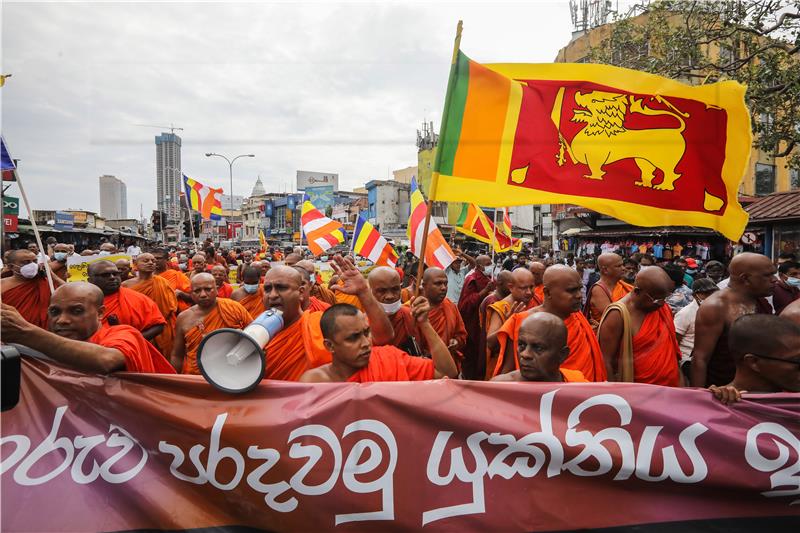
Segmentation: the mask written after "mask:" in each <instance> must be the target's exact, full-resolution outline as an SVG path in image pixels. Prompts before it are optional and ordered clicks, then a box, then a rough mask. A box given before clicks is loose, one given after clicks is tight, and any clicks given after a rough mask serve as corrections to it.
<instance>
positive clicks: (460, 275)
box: [445, 249, 475, 305]
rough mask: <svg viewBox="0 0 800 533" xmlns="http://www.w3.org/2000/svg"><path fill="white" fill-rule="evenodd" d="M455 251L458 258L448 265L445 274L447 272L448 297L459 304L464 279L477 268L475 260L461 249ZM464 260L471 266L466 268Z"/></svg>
mask: <svg viewBox="0 0 800 533" xmlns="http://www.w3.org/2000/svg"><path fill="white" fill-rule="evenodd" d="M454 252H455V254H456V258H455V259H454V260H453V262H452V263H450V266H449V267H447V269H446V270H445V274H447V299H448V300H450V301H451V302H453V303H454V304H456V305H458V300H459V299H460V298H461V289H462V288H464V279H465V278H466V277H467V274H468V273H469V272H470V271H472V269H473V268H475V260H474V259H473V258H471V257H470V256H468V255H467V254H465V253H464V252H462V251H461V250H458V249H456V250H454ZM464 261H466V262H467V263H468V264H469V268H464Z"/></svg>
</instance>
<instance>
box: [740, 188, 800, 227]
mask: <svg viewBox="0 0 800 533" xmlns="http://www.w3.org/2000/svg"><path fill="white" fill-rule="evenodd" d="M745 210H746V211H747V212H748V214H749V215H750V223H751V224H753V223H756V224H757V223H760V222H772V221H779V220H796V221H798V222H800V190H794V191H787V192H778V193H774V194H770V195H768V196H764V197H762V198H759V199H758V200H756V201H755V202H753V203H752V204H750V205H748V206H747V207H746V208H745Z"/></svg>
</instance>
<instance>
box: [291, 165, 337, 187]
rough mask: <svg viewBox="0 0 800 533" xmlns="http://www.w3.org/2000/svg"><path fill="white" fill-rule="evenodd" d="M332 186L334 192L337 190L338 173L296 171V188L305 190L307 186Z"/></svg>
mask: <svg viewBox="0 0 800 533" xmlns="http://www.w3.org/2000/svg"><path fill="white" fill-rule="evenodd" d="M324 186H328V187H333V191H334V192H338V191H339V174H334V173H333V172H310V171H308V170H298V171H297V190H298V191H305V190H306V189H307V188H309V187H324Z"/></svg>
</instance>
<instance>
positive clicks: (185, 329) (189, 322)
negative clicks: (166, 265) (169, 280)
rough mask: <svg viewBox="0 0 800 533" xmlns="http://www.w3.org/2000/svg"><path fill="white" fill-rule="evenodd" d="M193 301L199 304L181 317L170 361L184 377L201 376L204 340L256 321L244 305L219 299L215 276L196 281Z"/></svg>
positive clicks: (176, 327)
mask: <svg viewBox="0 0 800 533" xmlns="http://www.w3.org/2000/svg"><path fill="white" fill-rule="evenodd" d="M140 257H141V256H140ZM216 266H222V265H215V267H216ZM222 268H225V267H222ZM192 298H194V301H195V305H193V306H192V307H190V308H189V309H187V310H186V311H184V312H183V313H181V316H179V317H178V322H177V325H176V326H175V347H174V348H173V350H172V358H171V359H170V362H171V363H172V366H173V367H174V368H175V370H177V371H178V372H180V373H181V374H199V373H200V368H199V367H198V366H197V348H199V347H200V342H201V341H202V340H203V337H205V336H206V335H208V334H209V333H211V332H212V331H216V330H218V329H220V328H233V329H244V328H245V327H247V325H248V324H250V322H252V321H253V317H252V316H251V315H250V313H248V312H247V309H245V308H244V306H243V305H242V304H240V303H239V302H234V301H233V300H231V299H230V298H218V297H217V283H216V281H215V280H214V276H212V275H211V274H207V273H200V274H197V275H196V276H194V277H193V278H192Z"/></svg>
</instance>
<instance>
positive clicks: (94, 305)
mask: <svg viewBox="0 0 800 533" xmlns="http://www.w3.org/2000/svg"><path fill="white" fill-rule="evenodd" d="M103 299H104V296H103V291H101V290H100V288H99V287H96V286H94V285H92V284H91V283H87V282H85V281H76V282H73V283H67V284H66V285H62V286H61V287H59V288H58V289H56V291H55V292H54V293H53V295H52V296H51V297H50V304H49V306H48V308H47V329H49V330H50V331H52V332H53V333H55V334H56V335H58V336H60V337H65V338H67V339H73V340H77V341H86V340H89V339H90V338H91V337H92V335H94V334H95V332H96V331H97V330H98V329H100V320H101V318H102V316H103V312H104V311H105V307H103Z"/></svg>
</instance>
